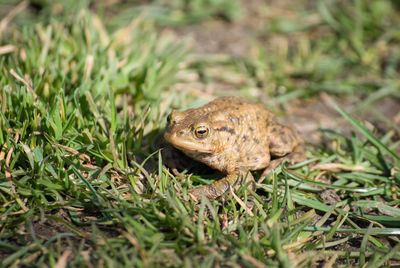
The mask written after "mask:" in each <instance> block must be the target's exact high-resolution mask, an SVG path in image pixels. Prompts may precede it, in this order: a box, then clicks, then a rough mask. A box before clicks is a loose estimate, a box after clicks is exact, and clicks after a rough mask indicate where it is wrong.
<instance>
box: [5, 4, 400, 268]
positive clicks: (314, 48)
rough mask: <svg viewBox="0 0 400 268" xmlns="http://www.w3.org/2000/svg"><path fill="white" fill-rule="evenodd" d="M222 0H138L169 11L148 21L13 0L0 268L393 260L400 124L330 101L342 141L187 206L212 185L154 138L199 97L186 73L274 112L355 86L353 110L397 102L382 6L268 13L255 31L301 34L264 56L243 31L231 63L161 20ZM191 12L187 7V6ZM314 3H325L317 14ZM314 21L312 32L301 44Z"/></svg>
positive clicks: (330, 141) (394, 39) (193, 18)
mask: <svg viewBox="0 0 400 268" xmlns="http://www.w3.org/2000/svg"><path fill="white" fill-rule="evenodd" d="M228 2H229V1H228ZM228 2H227V1H196V3H198V5H197V6H191V5H192V4H189V2H186V1H176V3H177V4H176V5H177V6H173V7H168V6H165V5H164V6H163V5H160V4H158V3H157V2H156V1H155V2H154V3H150V4H149V5H148V6H146V8H150V10H167V11H168V12H164V11H163V13H162V16H161V15H160V16H159V15H154V16H153V18H152V19H149V18H148V17H146V15H143V13H142V11H141V9H136V10H137V12H136V13H132V14H133V15H132V18H129V19H127V17H126V16H127V14H128V13H129V12H127V11H125V12H124V11H120V12H122V13H116V14H114V15H113V16H111V19H104V17H105V16H106V14H104V10H102V9H101V8H97V9H96V8H92V9H91V10H92V11H91V10H89V9H87V8H86V6H87V5H88V4H89V2H85V3H83V4H80V5H78V4H77V5H76V6H72V7H71V10H72V11H73V12H67V9H65V8H60V9H58V10H59V12H60V13H57V14H54V13H53V12H56V11H57V9H56V8H54V6H52V5H51V4H48V3H47V4H46V2H44V1H43V2H42V1H38V3H39V4H38V6H39V12H38V13H37V14H35V12H31V11H30V10H29V9H27V7H25V8H24V9H23V11H21V12H23V13H22V14H25V15H26V16H25V15H24V16H20V15H21V14H20V15H18V16H16V17H15V18H13V20H12V21H10V22H9V23H8V24H7V25H6V26H7V27H6V28H5V29H6V31H4V32H2V35H1V37H0V38H1V39H0V47H1V48H3V50H1V49H0V51H2V53H1V55H0V266H3V267H8V266H11V267H17V266H40V267H41V266H58V267H64V266H65V265H66V264H67V263H68V266H70V267H78V266H79V267H81V266H88V267H91V266H100V265H102V266H107V267H111V266H118V267H119V266H128V267H132V266H143V267H153V266H185V267H191V266H195V267H198V266H202V267H210V266H216V265H220V266H235V265H240V266H245V267H254V266H255V267H265V266H267V267H269V266H281V267H293V266H299V267H304V266H312V265H318V264H320V265H326V266H327V267H329V266H331V267H332V266H334V265H342V266H347V265H356V266H360V267H362V266H366V267H379V266H382V265H386V266H389V265H396V264H397V265H398V264H399V262H400V254H399V247H400V239H399V238H400V224H399V223H400V201H399V200H400V199H399V192H400V191H399V187H400V161H399V154H398V152H399V146H400V142H399V139H398V137H399V132H398V130H396V128H391V129H389V128H388V130H387V131H385V132H374V131H373V130H371V128H369V127H368V126H367V125H364V124H363V123H362V122H360V121H359V120H357V119H355V117H354V116H353V115H351V114H349V113H348V112H346V111H344V110H343V109H342V108H340V107H339V106H338V105H336V104H332V105H333V106H335V107H336V109H337V111H338V112H339V113H340V114H341V115H342V116H343V118H344V119H346V120H347V121H348V122H349V123H350V124H351V125H352V128H353V131H354V133H353V134H352V135H349V136H347V135H344V134H341V133H340V132H338V131H334V130H323V131H322V135H323V136H324V139H325V140H326V142H325V143H323V144H320V145H318V146H309V147H308V152H307V153H308V156H309V160H307V161H306V162H303V163H299V164H297V165H296V166H294V167H290V168H289V167H288V166H286V165H283V166H281V167H279V168H278V169H277V170H276V171H275V172H274V174H272V175H271V176H269V177H268V178H266V180H264V181H263V182H262V183H258V184H257V189H256V191H255V192H253V191H251V189H247V188H246V187H245V186H244V187H242V188H241V189H239V190H238V191H237V192H236V193H235V194H234V195H230V198H225V199H224V200H206V199H202V200H201V202H200V203H199V204H198V205H196V204H194V203H193V202H191V201H190V200H189V198H188V195H187V190H188V188H191V187H194V186H192V184H196V183H199V182H200V183H209V182H211V181H212V178H210V177H207V176H200V175H197V174H190V173H189V174H188V176H187V177H185V178H184V179H181V178H177V177H175V176H173V175H172V174H171V173H170V172H169V171H168V169H167V168H165V167H164V166H163V165H162V162H161V160H160V159H159V157H158V156H159V152H158V150H157V148H155V146H154V143H156V140H157V137H158V135H159V134H160V133H161V131H162V128H163V127H164V125H165V116H166V114H167V113H168V112H169V111H170V110H171V108H172V107H179V108H184V107H188V106H193V105H198V104H199V103H201V102H203V100H202V98H198V97H197V98H196V96H195V95H194V94H193V92H192V91H190V90H187V91H184V92H182V91H178V90H176V86H177V85H178V84H182V83H183V84H184V85H190V82H191V80H190V79H191V77H193V74H194V73H195V74H199V75H198V79H199V82H200V83H204V84H207V83H212V82H214V81H215V80H218V81H219V82H221V81H222V82H223V83H226V84H231V85H234V86H237V87H238V88H239V90H238V91H236V92H235V94H237V95H242V96H248V97H249V96H252V95H253V96H254V92H257V94H259V95H262V94H266V95H268V96H270V97H271V98H272V97H275V98H276V99H277V100H279V103H280V104H281V105H287V104H288V103H290V102H289V101H290V99H292V98H309V97H313V96H315V95H317V94H319V93H320V92H330V93H333V94H336V96H338V97H339V98H341V97H345V96H346V95H353V96H357V97H359V98H360V103H361V104H362V105H364V107H362V108H363V109H371V107H373V106H371V105H373V104H374V103H375V101H376V100H378V99H381V98H382V97H384V96H391V97H392V98H395V97H396V96H397V97H398V94H399V90H398V89H399V82H398V79H397V78H396V77H397V76H398V72H399V69H398V66H399V65H398V64H399V58H398V55H397V54H398V53H397V51H398V50H396V49H397V48H398V46H399V41H400V40H399V39H398V37H399V35H398V30H397V28H396V27H395V25H396V23H395V22H396V21H397V20H398V17H396V14H398V11H397V10H396V9H389V8H388V7H391V5H392V2H390V1H376V2H374V4H373V5H372V6H371V5H366V2H365V1H352V2H351V4H345V2H344V1H331V2H329V4H325V2H321V3H320V4H318V5H316V6H315V8H314V9H311V10H300V11H299V12H298V13H296V16H295V17H293V18H291V19H286V20H283V19H282V18H279V17H274V18H273V22H274V23H271V24H270V25H266V26H265V29H264V30H263V31H264V32H261V33H260V35H261V37H262V35H265V34H271V35H274V36H279V37H280V38H285V37H286V36H288V37H291V36H292V35H291V34H293V33H297V35H296V36H297V37H296V38H295V40H294V42H293V44H292V43H290V44H289V43H287V45H288V47H287V50H284V49H282V50H278V51H280V52H279V53H273V54H270V53H269V50H271V49H273V46H271V47H262V46H261V45H260V43H258V42H257V41H255V45H254V50H252V51H253V54H250V55H249V56H248V57H243V58H232V57H229V56H221V55H209V56H204V57H201V58H199V57H198V56H196V55H195V54H194V53H193V52H190V51H189V50H188V49H187V46H186V43H185V42H182V41H178V40H177V38H176V37H175V36H173V35H170V34H168V33H165V32H162V31H159V29H160V28H159V27H163V26H164V25H180V26H181V27H183V26H185V25H187V24H188V23H198V22H199V21H202V20H208V19H211V18H212V17H213V16H216V15H217V16H218V15H220V14H221V13H223V12H225V11H226V10H227V9H226V8H225V6H224V5H223V4H222V3H225V4H226V3H228ZM14 3H15V1H14V2H13V1H7V2H4V3H0V4H4V5H5V6H7V7H8V6H11V7H12V6H13V4H14ZM40 3H42V4H40ZM63 3H65V2H62V1H60V2H56V5H58V4H59V5H61V7H62V5H63ZM209 3H211V4H212V5H213V7H215V11H213V12H212V13H209V11H207V10H206V8H205V6H206V5H207V4H209ZM213 3H214V4H213ZM91 4H93V3H91ZM220 4H221V5H220ZM188 5H189V7H190V8H189V10H191V12H192V11H193V10H195V11H193V12H194V14H193V13H191V12H187V13H185V11H186V9H185V8H184V7H187V6H188ZM193 5H194V4H193ZM109 8H112V9H115V10H116V11H115V12H117V11H118V10H120V9H122V10H124V9H126V8H127V7H126V6H118V4H115V5H112V6H110V7H109ZM196 8H197V9H196ZM142 9H143V7H142ZM93 10H96V12H94V11H93ZM146 10H147V9H146ZM172 11H174V12H172ZM239 11H240V9H239V7H235V8H234V10H233V11H229V12H233V13H235V12H238V13H240V12H239ZM396 12H397V13H396ZM97 14H98V15H97ZM119 14H122V15H121V16H119ZM154 14H158V13H154ZM173 14H185V17H186V18H185V19H182V18H180V19H179V23H167V22H166V21H167V20H166V19H165V17H167V18H168V20H169V21H170V22H171V21H174V22H176V21H177V19H176V17H171V16H172V15H173ZM196 14H202V15H196ZM229 14H230V13H229ZM235 14H236V13H235ZM310 14H319V16H318V20H317V21H316V22H313V23H311V24H309V23H310V22H309V21H307V19H306V18H307V16H309V15H310ZM353 14H356V15H357V16H355V17H354V16H353ZM235 16H236V15H235ZM235 16H234V17H232V18H236V17H235ZM223 17H229V16H228V15H224V16H223ZM383 17H386V18H388V19H386V20H383V19H379V18H383ZM27 21H32V23H27ZM300 22H302V23H300ZM164 23H165V24H164ZM321 29H322V30H324V31H326V32H325V33H324V35H325V36H324V38H315V39H312V38H311V36H312V35H313V34H315V33H316V32H318V31H321ZM351 29H356V30H355V31H352V30H351ZM281 40H286V39H281ZM283 42H287V41H283ZM377 44H378V45H377ZM382 46H383V47H384V52H385V53H389V54H385V53H383V52H382V51H380V49H382ZM4 48H6V49H4ZM382 53H383V54H385V55H386V56H385V55H383V54H382ZM396 55H397V56H396ZM382 64H383V65H382ZM216 73H217V74H216ZM232 77H234V78H236V79H234V78H232ZM370 77H372V78H373V79H372V82H371V80H368V79H366V78H370ZM271 83H272V84H273V85H276V88H274V87H273V86H270V84H271ZM277 89H280V90H277ZM217 94H222V93H221V92H217ZM371 96H375V97H373V98H371ZM267 104H268V105H270V106H273V105H274V104H273V103H272V102H270V103H267ZM275 105H276V104H275ZM378 108H379V107H378ZM360 109H361V108H360ZM361 110H362V109H361ZM355 111H357V110H355ZM389 126H390V125H389Z"/></svg>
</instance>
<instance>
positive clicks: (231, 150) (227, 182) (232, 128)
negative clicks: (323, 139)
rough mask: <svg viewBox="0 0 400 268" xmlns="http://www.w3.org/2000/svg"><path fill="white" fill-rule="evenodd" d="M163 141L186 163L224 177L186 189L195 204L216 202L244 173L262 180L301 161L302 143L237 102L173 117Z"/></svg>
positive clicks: (225, 100) (268, 116) (226, 100)
mask: <svg viewBox="0 0 400 268" xmlns="http://www.w3.org/2000/svg"><path fill="white" fill-rule="evenodd" d="M164 138H165V140H166V141H167V142H168V143H169V144H171V145H172V146H173V147H175V148H176V149H178V150H180V151H181V152H183V153H184V154H185V155H187V156H189V157H190V158H192V159H195V160H197V161H199V162H202V163H204V164H206V165H208V166H209V167H211V168H213V169H216V170H218V171H220V172H222V173H224V174H226V177H224V178H222V179H220V180H218V181H215V182H214V183H212V184H211V185H206V186H201V187H197V188H194V189H192V190H191V191H190V195H191V196H192V197H194V198H195V199H196V200H197V199H199V198H200V197H201V196H202V195H205V196H206V197H208V198H210V199H214V198H217V197H219V196H221V195H222V194H224V193H225V192H226V191H227V190H228V189H229V188H230V187H233V186H234V185H235V184H238V183H240V182H241V181H242V178H244V177H245V176H246V175H247V174H248V173H249V171H253V170H260V169H264V172H263V174H262V176H265V175H267V174H268V173H269V172H270V171H271V170H272V169H274V168H276V167H277V166H278V165H279V164H280V163H282V162H283V161H284V160H288V161H289V162H290V163H295V162H299V161H302V160H304V143H303V141H302V139H301V138H300V137H299V136H298V134H297V132H296V131H294V130H292V129H291V128H289V127H286V126H283V125H281V124H279V123H278V122H277V121H275V119H274V116H273V114H272V113H271V112H270V111H269V110H267V109H266V108H265V107H264V106H263V105H261V104H257V103H253V102H249V101H245V100H242V99H240V98H237V97H221V98H217V99H215V100H214V101H212V102H210V103H208V104H206V105H204V106H202V107H199V108H195V109H189V110H186V111H183V112H178V111H173V112H172V113H171V114H170V115H169V116H168V118H167V128H166V132H165V133H164Z"/></svg>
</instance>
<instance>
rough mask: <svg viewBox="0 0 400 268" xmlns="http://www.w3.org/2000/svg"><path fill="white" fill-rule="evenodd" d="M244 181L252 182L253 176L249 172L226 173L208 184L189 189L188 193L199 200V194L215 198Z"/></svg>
mask: <svg viewBox="0 0 400 268" xmlns="http://www.w3.org/2000/svg"><path fill="white" fill-rule="evenodd" d="M244 181H250V182H252V183H254V178H253V176H252V175H251V173H250V172H237V173H231V174H228V175H227V176H226V177H224V178H222V179H220V180H217V181H215V182H213V183H212V184H210V185H204V186H200V187H196V188H194V189H191V190H190V191H189V195H190V196H191V197H192V198H193V199H194V200H195V201H198V200H200V198H201V196H205V197H207V198H208V199H216V198H218V197H220V196H222V195H223V194H225V193H226V192H227V191H228V190H229V189H230V188H234V187H235V186H236V185H239V184H241V183H242V182H244Z"/></svg>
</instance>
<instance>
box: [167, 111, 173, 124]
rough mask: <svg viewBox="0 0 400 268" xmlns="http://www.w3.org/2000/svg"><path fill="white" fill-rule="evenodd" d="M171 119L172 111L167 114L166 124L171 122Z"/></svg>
mask: <svg viewBox="0 0 400 268" xmlns="http://www.w3.org/2000/svg"><path fill="white" fill-rule="evenodd" d="M171 119H172V113H170V114H169V115H168V116H167V124H168V125H170V124H171Z"/></svg>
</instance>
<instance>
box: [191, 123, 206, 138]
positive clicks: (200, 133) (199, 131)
mask: <svg viewBox="0 0 400 268" xmlns="http://www.w3.org/2000/svg"><path fill="white" fill-rule="evenodd" d="M208 133H209V129H208V127H206V126H198V127H196V128H195V130H194V134H195V135H196V137H197V138H199V139H203V138H205V137H207V136H208Z"/></svg>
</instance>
